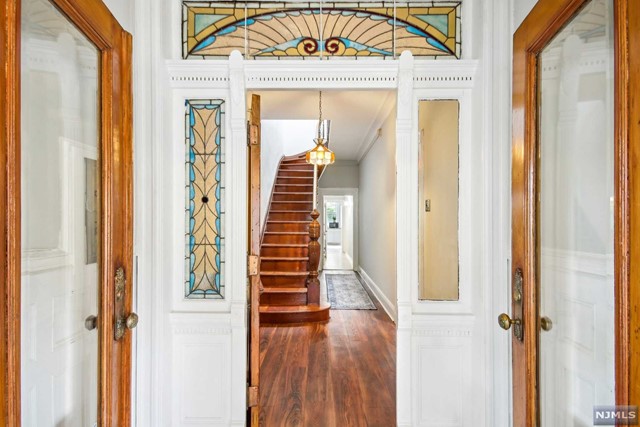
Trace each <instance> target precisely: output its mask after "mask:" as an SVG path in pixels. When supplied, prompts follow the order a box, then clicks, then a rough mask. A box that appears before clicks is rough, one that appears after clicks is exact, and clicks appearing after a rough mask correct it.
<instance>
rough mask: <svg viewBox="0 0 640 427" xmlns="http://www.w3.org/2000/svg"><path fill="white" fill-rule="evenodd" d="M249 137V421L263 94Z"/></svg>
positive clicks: (255, 98) (256, 370)
mask: <svg viewBox="0 0 640 427" xmlns="http://www.w3.org/2000/svg"><path fill="white" fill-rule="evenodd" d="M247 133H248V137H249V159H248V160H249V295H248V297H249V322H248V324H249V331H248V335H249V336H248V339H249V364H248V366H249V372H248V378H247V383H248V385H249V392H248V403H247V405H248V407H249V411H248V414H247V415H248V417H249V421H248V424H249V425H250V426H253V427H257V426H258V425H259V417H260V405H259V403H260V392H259V388H258V386H259V384H260V291H261V289H262V285H261V283H260V96H259V95H252V96H251V110H250V111H249V123H248V129H247Z"/></svg>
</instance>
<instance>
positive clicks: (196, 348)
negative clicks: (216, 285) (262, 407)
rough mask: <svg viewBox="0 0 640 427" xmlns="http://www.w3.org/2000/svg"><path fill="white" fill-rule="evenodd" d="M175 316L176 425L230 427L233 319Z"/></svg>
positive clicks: (172, 323)
mask: <svg viewBox="0 0 640 427" xmlns="http://www.w3.org/2000/svg"><path fill="white" fill-rule="evenodd" d="M224 317H227V316H223V317H222V318H220V319H218V320H208V319H206V318H202V317H201V316H200V318H199V319H194V315H192V314H188V315H186V316H172V319H171V333H172V338H171V343H172V354H173V357H172V365H171V378H172V385H173V386H172V393H171V395H172V399H171V405H172V423H171V425H174V426H190V425H198V426H228V425H229V424H230V419H231V404H230V403H231V399H230V397H231V395H230V393H229V390H231V371H230V370H229V369H228V367H229V365H230V363H231V357H232V355H231V326H230V322H229V319H228V318H227V319H224Z"/></svg>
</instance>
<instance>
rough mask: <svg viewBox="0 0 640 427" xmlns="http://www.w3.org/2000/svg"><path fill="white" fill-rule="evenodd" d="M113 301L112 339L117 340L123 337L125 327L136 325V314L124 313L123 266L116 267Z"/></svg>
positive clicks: (124, 286)
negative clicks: (113, 323)
mask: <svg viewBox="0 0 640 427" xmlns="http://www.w3.org/2000/svg"><path fill="white" fill-rule="evenodd" d="M114 285H115V289H114V291H115V303H114V307H113V311H114V318H115V325H114V332H113V335H114V339H115V340H116V341H119V340H120V339H122V337H124V334H125V332H126V331H127V329H129V330H131V329H133V328H135V327H136V326H137V325H138V315H137V314H135V313H129V314H128V315H127V314H125V303H126V298H125V292H126V290H127V286H126V285H127V280H126V277H125V274H124V268H123V267H118V269H117V270H116V276H115V283H114Z"/></svg>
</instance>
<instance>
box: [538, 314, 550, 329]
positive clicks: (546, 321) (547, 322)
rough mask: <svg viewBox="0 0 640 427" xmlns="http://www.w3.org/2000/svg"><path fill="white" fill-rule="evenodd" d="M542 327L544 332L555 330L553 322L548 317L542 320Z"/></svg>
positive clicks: (543, 317)
mask: <svg viewBox="0 0 640 427" xmlns="http://www.w3.org/2000/svg"><path fill="white" fill-rule="evenodd" d="M540 327H541V328H542V330H543V331H550V330H551V328H553V322H552V321H551V319H549V318H548V317H547V316H542V317H541V318H540Z"/></svg>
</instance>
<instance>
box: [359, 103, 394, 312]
mask: <svg viewBox="0 0 640 427" xmlns="http://www.w3.org/2000/svg"><path fill="white" fill-rule="evenodd" d="M395 132H396V112H395V109H394V110H393V111H392V112H391V114H389V116H388V117H387V118H386V119H385V121H384V122H383V124H382V135H381V136H380V138H378V140H377V141H376V142H375V144H374V145H373V146H372V147H371V149H370V150H369V152H368V153H367V155H366V156H365V157H364V158H362V160H361V161H360V168H359V182H360V191H359V203H360V206H359V211H360V213H359V221H358V222H359V227H360V229H361V230H362V231H363V232H361V233H360V235H359V239H358V240H359V241H358V245H359V255H358V258H359V264H360V270H361V271H363V272H364V274H363V277H364V278H365V280H366V281H367V282H368V283H369V282H372V283H374V284H375V286H376V287H377V288H378V289H379V290H380V291H381V292H382V294H383V295H384V297H385V298H386V299H387V300H388V301H390V302H391V304H392V306H393V309H394V311H395V308H396V299H397V298H396V295H397V294H396V257H395V253H396V227H395V224H396V180H395V176H396V151H395V150H396V137H395ZM383 299H384V298H383ZM381 302H383V301H381Z"/></svg>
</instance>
